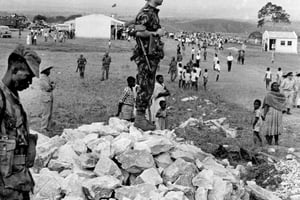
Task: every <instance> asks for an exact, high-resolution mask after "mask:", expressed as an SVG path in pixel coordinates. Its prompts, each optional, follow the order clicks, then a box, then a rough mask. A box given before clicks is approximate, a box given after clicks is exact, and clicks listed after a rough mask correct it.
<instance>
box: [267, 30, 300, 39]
mask: <svg viewBox="0 0 300 200" xmlns="http://www.w3.org/2000/svg"><path fill="white" fill-rule="evenodd" d="M266 32H267V34H268V35H269V38H286V39H297V34H296V33H295V32H281V31H266Z"/></svg>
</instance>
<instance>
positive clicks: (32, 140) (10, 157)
mask: <svg viewBox="0 0 300 200" xmlns="http://www.w3.org/2000/svg"><path fill="white" fill-rule="evenodd" d="M40 63H41V58H40V57H39V56H38V55H37V53H36V52H34V51H32V50H31V49H30V48H28V47H25V46H23V45H18V46H17V47H16V49H15V50H14V51H13V52H12V53H11V54H10V55H9V57H8V67H7V70H6V72H5V74H4V77H3V79H2V81H0V126H1V129H0V130H1V131H0V147H1V150H0V179H1V181H0V199H1V200H29V199H30V192H31V191H33V188H34V180H33V178H32V175H31V172H30V170H29V168H31V167H33V164H34V160H35V153H36V142H37V135H34V134H30V132H29V127H28V120H27V115H26V112H25V110H24V109H23V106H22V104H21V102H20V98H19V92H21V91H23V90H25V89H27V88H28V87H29V86H30V85H31V84H32V78H33V77H37V78H38V77H39V65H40Z"/></svg>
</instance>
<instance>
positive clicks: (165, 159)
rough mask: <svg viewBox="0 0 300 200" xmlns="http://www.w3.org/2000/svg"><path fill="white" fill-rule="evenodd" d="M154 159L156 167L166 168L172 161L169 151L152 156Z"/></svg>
mask: <svg viewBox="0 0 300 200" xmlns="http://www.w3.org/2000/svg"><path fill="white" fill-rule="evenodd" d="M154 160H155V163H156V165H157V166H158V167H161V168H163V169H164V168H166V167H168V166H169V165H170V164H172V163H173V161H172V159H171V156H170V154H169V153H167V152H166V153H162V154H160V155H158V156H155V157H154Z"/></svg>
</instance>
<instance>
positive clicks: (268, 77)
mask: <svg viewBox="0 0 300 200" xmlns="http://www.w3.org/2000/svg"><path fill="white" fill-rule="evenodd" d="M264 81H265V82H266V89H269V86H270V83H271V82H272V72H271V70H270V67H268V68H267V70H266V73H265V77H264Z"/></svg>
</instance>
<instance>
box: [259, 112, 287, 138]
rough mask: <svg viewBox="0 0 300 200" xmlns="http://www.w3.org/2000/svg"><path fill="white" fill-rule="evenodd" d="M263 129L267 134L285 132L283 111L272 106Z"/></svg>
mask: <svg viewBox="0 0 300 200" xmlns="http://www.w3.org/2000/svg"><path fill="white" fill-rule="evenodd" d="M262 130H263V133H264V134H265V135H269V136H273V135H280V134H281V133H282V132H283V125H282V111H278V110H276V109H274V108H272V107H270V108H269V112H268V113H267V116H266V119H265V121H264V124H263V129H262Z"/></svg>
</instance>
